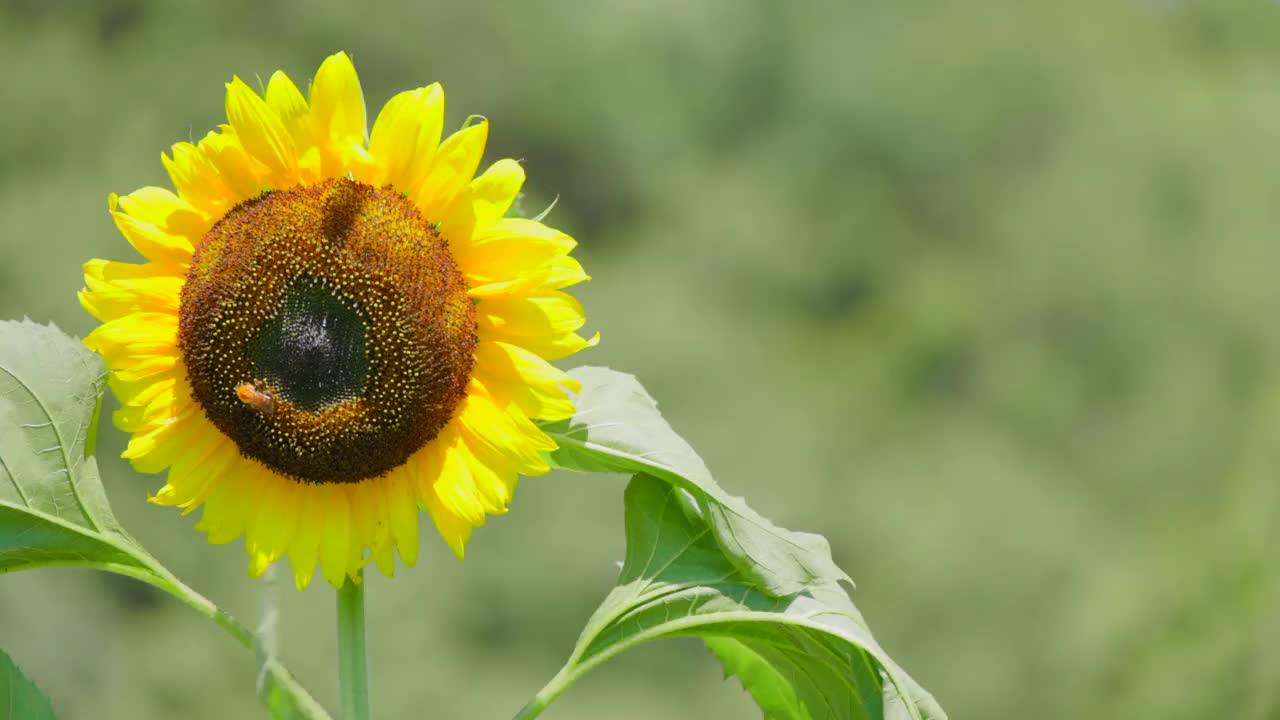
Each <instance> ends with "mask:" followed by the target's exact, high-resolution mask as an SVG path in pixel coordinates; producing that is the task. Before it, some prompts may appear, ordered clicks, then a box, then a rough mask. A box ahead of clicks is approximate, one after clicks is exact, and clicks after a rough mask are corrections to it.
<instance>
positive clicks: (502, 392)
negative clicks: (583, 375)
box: [475, 341, 581, 420]
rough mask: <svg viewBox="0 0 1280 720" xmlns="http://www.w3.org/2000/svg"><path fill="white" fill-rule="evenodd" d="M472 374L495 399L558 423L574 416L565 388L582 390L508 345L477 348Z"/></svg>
mask: <svg viewBox="0 0 1280 720" xmlns="http://www.w3.org/2000/svg"><path fill="white" fill-rule="evenodd" d="M475 355H476V369H475V375H476V377H477V378H478V379H480V380H481V381H482V382H484V383H485V386H486V387H487V388H488V389H489V392H490V393H491V394H492V395H494V396H495V397H505V398H507V399H509V400H511V401H512V402H514V403H515V404H516V405H517V406H518V407H519V408H520V410H521V411H522V412H524V414H525V415H528V416H529V417H531V418H540V419H543V420H561V419H564V418H567V417H571V416H572V415H573V413H574V407H573V401H572V400H570V399H569V395H568V393H567V392H566V391H565V389H566V388H568V389H571V390H573V391H575V392H577V391H578V390H580V389H581V386H580V385H579V384H578V382H577V381H576V380H574V379H573V378H571V377H569V376H568V375H567V374H565V372H564V371H563V370H560V369H559V368H556V367H555V366H553V365H551V364H550V363H548V362H547V361H546V360H543V359H542V358H540V357H538V356H537V355H535V354H533V353H531V352H529V351H528V350H525V349H524V348H521V347H518V346H516V345H511V344H510V343H504V342H492V341H481V342H480V343H478V344H477V345H476V353H475Z"/></svg>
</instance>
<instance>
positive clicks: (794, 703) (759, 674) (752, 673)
mask: <svg viewBox="0 0 1280 720" xmlns="http://www.w3.org/2000/svg"><path fill="white" fill-rule="evenodd" d="M703 641H704V642H706V644H707V647H708V648H711V652H713V653H715V654H716V657H718V658H720V664H721V665H723V666H724V673H725V676H726V677H731V676H737V677H738V678H739V679H740V680H741V681H742V687H743V688H744V689H745V690H746V691H747V692H749V693H751V697H752V698H753V699H755V701H756V705H759V706H760V709H761V710H763V711H764V717H765V720H784V719H786V718H796V719H797V720H812V716H811V715H810V714H809V711H808V710H806V709H805V707H804V703H802V702H801V701H800V698H799V697H797V696H796V690H795V688H794V687H792V686H791V683H790V681H789V680H788V679H787V677H786V675H784V674H783V673H782V672H781V671H780V670H778V669H777V668H775V667H774V666H773V665H771V664H770V663H769V660H768V659H767V658H765V657H764V656H763V655H761V654H760V653H758V652H756V651H755V650H752V649H751V647H750V646H748V645H747V644H746V643H743V642H741V641H738V640H735V639H733V638H731V637H706V638H703Z"/></svg>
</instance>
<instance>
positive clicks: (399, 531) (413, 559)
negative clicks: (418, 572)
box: [386, 471, 418, 567]
mask: <svg viewBox="0 0 1280 720" xmlns="http://www.w3.org/2000/svg"><path fill="white" fill-rule="evenodd" d="M387 480H388V482H387V485H386V489H387V514H388V516H389V518H390V520H391V534H392V537H394V538H395V543H396V547H397V548H399V550H400V559H401V560H402V561H404V564H405V565H406V566H408V567H413V566H414V564H416V563H417V562H418V500H417V493H415V492H414V488H413V486H412V485H411V483H410V481H409V475H408V474H407V473H405V472H403V471H400V472H392V473H391V475H390V476H389V477H388V478H387Z"/></svg>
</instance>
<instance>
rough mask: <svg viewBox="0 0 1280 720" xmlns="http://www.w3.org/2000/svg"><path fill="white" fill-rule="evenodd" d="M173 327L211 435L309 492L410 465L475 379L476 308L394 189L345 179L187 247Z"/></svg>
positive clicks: (272, 195) (437, 244) (269, 204)
mask: <svg viewBox="0 0 1280 720" xmlns="http://www.w3.org/2000/svg"><path fill="white" fill-rule="evenodd" d="M179 314H180V326H179V336H178V340H179V345H180V346H181V348H182V353H183V360H184V361H185V364H186V369H187V376H188V379H189V380H190V382H191V388H192V393H193V395H194V397H195V399H196V401H197V402H198V403H199V404H200V406H201V408H203V410H204V412H205V414H206V415H207V416H208V418H209V419H210V421H212V422H213V424H214V425H215V426H217V427H218V429H220V430H221V431H222V432H223V433H225V434H226V435H227V436H228V437H230V438H231V439H232V440H234V441H235V442H236V444H237V445H238V446H239V447H240V450H241V452H242V453H243V454H244V455H245V456H247V457H250V458H253V459H255V460H257V461H259V462H261V463H263V464H264V465H266V466H267V467H269V468H271V469H272V470H275V471H276V472H279V473H281V474H283V475H286V476H288V477H292V478H294V479H296V480H300V481H304V482H311V483H330V482H342V483H351V482H359V481H361V480H365V479H368V478H372V477H377V476H380V475H383V474H385V473H387V472H388V471H390V470H392V469H394V468H396V467H398V466H400V465H402V464H403V463H405V462H406V461H407V460H408V459H409V457H410V456H411V455H413V453H415V452H416V451H417V450H418V449H420V448H421V447H422V446H423V445H425V444H426V443H427V442H429V441H431V440H432V439H434V438H435V437H436V436H437V435H438V434H439V433H440V431H441V430H442V429H443V428H444V426H445V424H446V423H448V421H449V420H450V418H451V417H452V416H453V413H454V410H455V409H456V408H457V406H458V403H459V402H461V400H462V398H463V397H465V395H466V385H467V382H468V380H469V378H470V374H471V368H472V365H473V364H474V359H473V352H474V350H475V344H476V322H475V308H474V305H473V304H472V302H471V300H470V298H468V296H467V287H466V282H465V281H464V279H463V277H462V274H461V272H460V271H459V270H458V269H457V266H456V264H455V263H454V260H453V257H452V255H451V254H450V252H449V248H448V244H447V243H446V242H445V240H444V238H442V237H441V236H440V235H439V234H438V233H437V232H436V230H435V229H434V227H433V226H432V225H431V224H430V223H428V222H427V221H426V220H425V219H424V218H423V217H422V216H421V215H420V214H419V213H418V210H417V208H416V207H415V206H414V205H413V203H412V202H411V201H409V200H408V199H407V198H405V197H404V196H403V195H402V194H401V193H399V192H396V191H395V190H394V189H393V188H390V187H386V188H373V187H371V186H368V185H364V184H361V183H357V182H353V181H351V180H347V179H341V178H339V179H333V180H327V181H325V182H322V183H319V184H317V185H311V186H301V187H297V188H293V189H289V190H277V191H273V192H269V193H266V194H264V195H262V196H261V197H259V198H255V199H253V200H249V201H246V202H244V203H241V204H240V205H237V206H236V207H234V208H232V209H231V211H230V212H228V213H227V214H226V215H225V216H224V217H223V218H222V219H221V220H219V221H218V223H217V224H216V225H214V227H213V228H212V229H211V230H210V231H209V232H208V233H207V234H206V235H205V236H204V238H203V239H202V240H201V241H200V243H199V244H198V246H197V247H196V252H195V255H194V257H193V259H192V265H191V270H190V272H189V274H188V276H187V282H186V284H185V285H184V286H183V290H182V300H181V308H180V313H179Z"/></svg>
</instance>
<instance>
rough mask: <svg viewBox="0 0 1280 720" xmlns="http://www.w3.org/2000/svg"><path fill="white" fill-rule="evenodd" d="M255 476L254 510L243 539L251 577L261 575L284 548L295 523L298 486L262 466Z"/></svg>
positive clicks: (281, 553)
mask: <svg viewBox="0 0 1280 720" xmlns="http://www.w3.org/2000/svg"><path fill="white" fill-rule="evenodd" d="M258 478H259V479H258V483H257V485H258V490H257V496H256V497H255V498H254V502H255V503H256V504H257V506H258V507H257V513H256V515H255V516H254V521H253V525H252V526H251V527H250V528H249V531H248V532H247V533H246V534H245V543H244V547H245V551H246V552H248V553H249V558H250V564H249V574H250V575H251V576H253V577H258V576H259V575H261V574H262V573H263V571H265V570H266V569H267V567H268V566H270V565H271V563H273V562H275V561H276V560H279V559H280V556H281V555H283V554H284V553H285V551H286V550H287V549H288V547H289V543H290V541H292V540H293V534H294V531H295V529H296V528H297V525H298V500H299V496H300V495H301V489H302V488H301V486H300V485H299V484H298V483H297V482H295V481H293V480H289V479H287V478H282V477H278V476H276V475H275V474H274V473H272V472H271V471H269V470H266V469H265V468H263V469H262V470H260V471H259V472H258Z"/></svg>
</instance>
